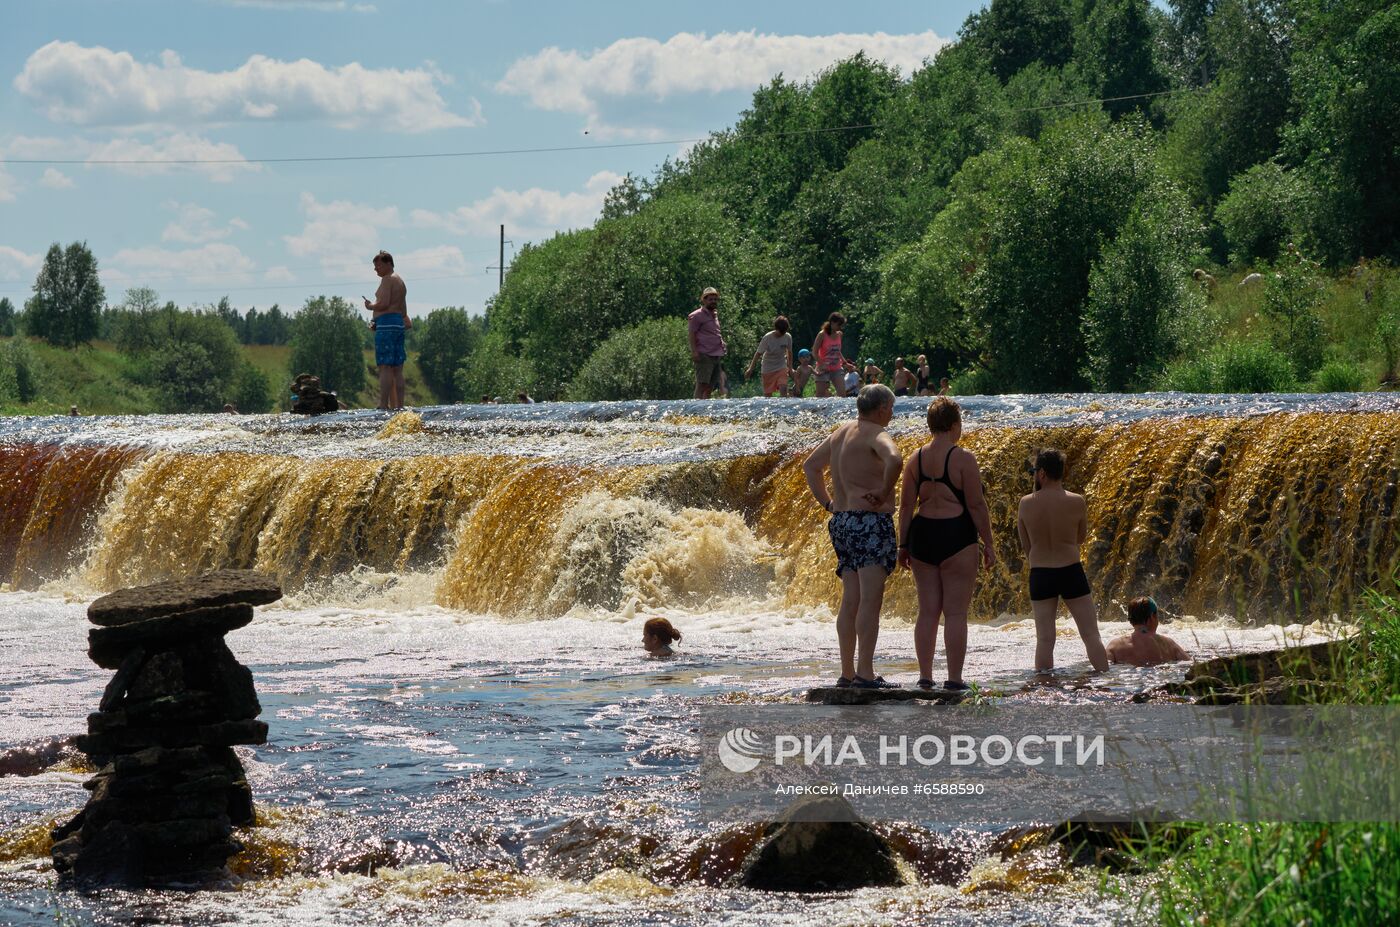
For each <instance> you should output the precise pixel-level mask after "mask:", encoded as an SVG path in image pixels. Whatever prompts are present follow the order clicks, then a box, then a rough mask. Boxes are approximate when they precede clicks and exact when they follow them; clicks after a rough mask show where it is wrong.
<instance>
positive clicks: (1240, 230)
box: [1215, 161, 1301, 264]
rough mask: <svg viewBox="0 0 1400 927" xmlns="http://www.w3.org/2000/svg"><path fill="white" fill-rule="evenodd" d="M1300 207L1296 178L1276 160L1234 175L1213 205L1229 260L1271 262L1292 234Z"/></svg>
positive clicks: (1244, 262) (1239, 262)
mask: <svg viewBox="0 0 1400 927" xmlns="http://www.w3.org/2000/svg"><path fill="white" fill-rule="evenodd" d="M1300 208H1301V193H1300V189H1299V185H1298V182H1297V180H1296V178H1294V177H1293V175H1292V174H1290V173H1289V172H1288V171H1287V170H1285V169H1284V168H1283V167H1282V166H1280V165H1279V164H1278V162H1276V161H1266V162H1264V163H1263V164H1256V165H1254V166H1253V167H1251V168H1250V169H1249V170H1247V171H1244V172H1242V173H1240V174H1236V175H1235V177H1234V179H1232V180H1231V181H1230V192H1229V193H1227V194H1226V195H1225V196H1224V198H1223V199H1221V201H1220V205H1218V206H1217V207H1216V208H1215V218H1216V221H1218V222H1219V223H1220V227H1221V228H1222V229H1223V230H1224V232H1225V240H1226V241H1227V242H1229V245H1230V260H1231V261H1234V262H1235V263H1238V264H1247V263H1249V262H1250V261H1253V260H1265V261H1272V260H1274V259H1275V258H1277V257H1278V255H1279V252H1280V250H1281V249H1282V248H1283V244H1284V242H1286V241H1288V239H1289V237H1290V236H1291V235H1293V234H1294V229H1295V227H1296V226H1297V224H1298V223H1297V220H1296V216H1297V215H1298V214H1299V210H1300Z"/></svg>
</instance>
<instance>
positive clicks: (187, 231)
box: [160, 202, 248, 245]
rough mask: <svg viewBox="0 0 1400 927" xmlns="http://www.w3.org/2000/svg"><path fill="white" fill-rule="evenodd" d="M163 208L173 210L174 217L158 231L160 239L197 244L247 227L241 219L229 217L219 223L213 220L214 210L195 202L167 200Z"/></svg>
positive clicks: (218, 238) (217, 238)
mask: <svg viewBox="0 0 1400 927" xmlns="http://www.w3.org/2000/svg"><path fill="white" fill-rule="evenodd" d="M165 208H166V209H168V210H170V211H172V212H174V213H175V218H174V220H172V221H171V222H170V223H169V224H168V225H166V227H165V230H164V231H163V232H161V233H160V240H161V241H173V242H176V243H178V244H184V245H199V244H203V243H204V242H207V241H221V240H222V239H225V238H227V237H229V235H231V234H233V231H234V230H235V229H238V230H240V231H242V230H246V229H247V228H248V223H246V222H244V221H243V220H242V219H230V220H229V221H228V222H226V223H222V224H220V223H218V222H216V221H215V219H216V218H217V216H216V214H215V213H214V210H212V209H208V208H206V207H204V206H200V205H199V204H197V203H177V202H169V203H166V204H165Z"/></svg>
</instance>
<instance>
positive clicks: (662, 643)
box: [642, 618, 681, 652]
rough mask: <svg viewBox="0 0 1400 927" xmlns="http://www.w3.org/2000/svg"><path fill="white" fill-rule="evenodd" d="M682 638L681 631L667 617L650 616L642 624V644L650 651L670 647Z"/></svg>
mask: <svg viewBox="0 0 1400 927" xmlns="http://www.w3.org/2000/svg"><path fill="white" fill-rule="evenodd" d="M680 639H681V632H680V631H677V630H676V629H675V626H674V625H672V624H671V622H669V621H667V620H666V619H665V618H648V619H647V623H646V624H644V625H642V646H643V647H645V648H646V649H647V651H648V652H654V651H657V650H662V649H668V648H670V646H671V644H672V643H673V642H677V641H679V640H680Z"/></svg>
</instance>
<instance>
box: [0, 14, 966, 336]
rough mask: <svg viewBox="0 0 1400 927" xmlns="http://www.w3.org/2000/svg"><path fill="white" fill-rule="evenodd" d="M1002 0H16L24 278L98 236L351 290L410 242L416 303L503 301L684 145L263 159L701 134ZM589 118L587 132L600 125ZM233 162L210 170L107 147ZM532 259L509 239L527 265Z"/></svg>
mask: <svg viewBox="0 0 1400 927" xmlns="http://www.w3.org/2000/svg"><path fill="white" fill-rule="evenodd" d="M977 6H980V3H973V2H965V0H957V2H948V3H944V2H935V3H920V2H883V0H867V2H863V3H849V2H813V0H808V2H789V0H761V2H760V0H747V2H732V0H709V2H705V3H672V2H657V0H651V2H631V0H628V2H622V0H617V2H612V0H595V2H591V3H584V2H564V0H533V2H511V0H457V2H447V0H442V2H412V3H408V2H395V0H365V2H358V0H343V2H342V0H180V2H155V0H122V2H116V0H87V2H66V0H45V2H42V3H39V2H34V0H7V2H3V3H0V12H3V14H4V21H5V27H4V30H3V32H0V69H3V70H0V81H3V88H4V89H3V92H0V159H6V160H8V161H11V162H13V161H15V160H47V161H56V160H63V161H76V162H79V163H70V164H52V163H49V164H21V163H0V296H8V297H10V298H11V299H12V300H13V301H15V302H16V303H19V302H21V301H22V300H23V299H24V298H27V296H28V295H29V293H30V287H31V285H32V283H33V280H34V274H35V272H36V270H37V266H38V262H39V260H40V258H41V257H42V255H43V252H44V251H45V250H46V249H47V247H48V245H49V244H50V243H51V242H54V241H61V242H64V243H66V242H69V241H72V240H75V239H86V240H87V242H88V243H89V245H90V246H91V247H92V249H93V251H94V252H95V253H96V254H97V257H98V260H99V262H100V264H101V267H102V270H103V277H104V283H105V284H106V286H107V293H108V300H109V301H110V302H117V301H119V300H120V298H121V295H122V293H123V292H124V291H125V289H126V288H127V287H130V286H150V287H152V288H154V289H155V290H156V291H157V292H158V293H160V294H161V296H162V297H163V298H167V299H173V300H175V301H176V302H178V303H180V304H181V305H194V304H204V303H209V302H213V301H216V300H217V299H218V298H219V297H220V296H223V295H225V294H227V295H228V296H229V298H230V299H231V300H232V301H233V302H234V304H235V305H238V306H240V307H244V308H246V307H248V306H252V305H257V306H260V307H263V308H266V307H267V306H269V305H271V304H272V303H274V302H275V303H280V304H281V305H282V306H283V307H284V308H291V307H297V306H300V305H301V303H302V302H303V301H304V300H305V299H306V298H307V297H308V296H311V295H315V294H317V293H323V292H324V293H334V294H339V295H342V296H345V297H347V298H353V297H355V296H358V295H360V294H361V293H365V294H368V293H369V292H370V291H371V290H372V288H373V283H374V277H373V274H372V272H371V270H370V267H369V258H370V256H371V255H372V254H373V253H374V252H375V251H376V250H378V249H379V248H381V247H382V248H387V249H388V250H390V251H392V252H393V253H394V255H395V257H396V259H397V261H398V266H399V270H400V272H401V273H402V274H403V276H404V278H405V279H406V280H407V282H408V286H409V305H410V309H411V311H412V312H413V314H415V315H418V314H420V313H424V312H426V311H428V310H429V309H431V308H434V307H437V306H442V305H465V306H466V307H467V308H468V309H470V310H471V311H473V312H479V311H480V310H481V309H482V307H483V305H484V303H485V300H486V299H487V298H488V297H489V296H490V295H491V294H492V293H494V292H495V289H496V272H495V271H494V270H491V271H488V270H487V266H488V265H492V264H495V263H496V240H497V235H498V232H497V226H498V225H499V224H501V223H502V222H504V223H505V224H506V232H507V237H508V238H509V239H511V240H512V241H513V242H514V244H515V246H516V247H519V246H520V245H522V244H524V243H525V242H526V241H538V240H541V239H544V238H547V237H548V236H549V235H550V234H552V233H553V232H554V231H556V230H561V229H568V228H579V227H583V226H587V225H589V224H591V223H592V221H593V220H594V219H595V218H596V216H597V213H598V208H599V206H600V204H601V202H602V197H603V194H604V193H605V192H606V191H607V189H608V188H609V187H610V186H611V185H612V184H613V183H614V182H615V181H616V180H617V179H618V178H620V177H621V176H622V175H624V174H626V173H627V172H629V171H630V172H632V173H634V174H640V175H650V174H651V173H652V172H653V171H654V170H655V168H656V166H657V165H658V164H659V163H660V162H661V161H662V160H663V159H664V158H666V157H668V156H676V155H678V154H681V153H682V152H683V146H682V145H679V144H676V143H674V142H671V143H668V144H657V145H653V146H647V147H634V148H623V149H617V148H613V149H606V148H599V149H598V150H582V151H573V152H558V153H541V154H520V155H510V156H493V157H476V158H461V159H433V160H412V161H377V162H353V161H351V162H329V163H326V162H320V163H300V164H262V163H257V162H256V161H250V160H247V159H259V158H281V157H317V156H324V155H363V154H404V153H419V152H445V151H476V150H483V149H501V148H510V149H517V148H531V147H549V146H566V145H584V146H589V147H592V146H599V145H606V144H609V143H618V142H639V141H646V142H651V141H669V140H675V139H686V138H693V137H697V136H703V135H705V134H706V133H707V132H709V131H711V130H715V129H719V128H723V127H724V126H727V125H730V124H732V123H733V121H734V119H735V117H736V116H737V114H738V113H739V112H740V111H741V110H742V109H743V108H744V107H745V105H746V104H747V102H748V100H749V96H750V94H751V93H752V91H753V89H754V88H755V87H756V86H758V85H759V84H760V83H762V82H763V81H766V80H768V79H769V78H771V77H772V75H773V74H775V73H777V72H779V71H781V72H783V73H785V74H786V75H788V76H789V77H800V76H807V75H809V74H810V73H812V72H814V71H815V70H818V69H819V68H820V67H822V66H825V65H826V64H829V63H830V62H831V61H833V60H836V59H838V58H841V57H844V56H846V55H848V54H850V53H851V52H853V51H854V50H856V49H858V48H863V49H865V50H866V51H867V53H869V54H872V55H875V56H877V57H881V58H885V59H886V60H889V61H891V62H893V63H896V64H899V65H901V66H902V67H903V70H904V71H905V73H907V72H908V70H909V69H910V68H911V67H913V66H915V64H916V63H917V62H918V61H920V60H921V59H922V58H924V57H926V56H927V55H929V54H931V53H933V52H934V51H936V50H937V48H938V47H940V46H941V44H942V43H943V42H945V41H946V40H948V39H949V38H951V37H952V36H954V35H955V34H956V32H957V29H958V27H959V26H960V25H961V23H962V21H963V20H964V19H965V18H966V16H967V14H968V13H969V12H970V11H971V10H972V9H974V8H976V7H977ZM585 132H586V134H585ZM211 158H218V159H223V160H225V161H226V162H228V163H223V164H217V165H214V164H206V165H200V166H196V167H186V166H169V165H156V166H152V165H129V164H128V165H101V164H94V163H89V162H92V161H100V160H132V159H138V160H141V159H145V160H167V159H196V160H207V159H211ZM510 253H511V248H510V246H508V247H507V261H509V258H510Z"/></svg>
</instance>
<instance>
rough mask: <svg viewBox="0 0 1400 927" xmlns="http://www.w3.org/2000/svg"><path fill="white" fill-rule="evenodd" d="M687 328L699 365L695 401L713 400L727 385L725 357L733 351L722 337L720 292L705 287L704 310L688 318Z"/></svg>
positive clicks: (693, 355) (700, 309) (696, 368)
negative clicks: (713, 396) (725, 384)
mask: <svg viewBox="0 0 1400 927" xmlns="http://www.w3.org/2000/svg"><path fill="white" fill-rule="evenodd" d="M686 325H687V328H688V331H689V333H690V359H691V360H692V361H693V362H694V364H695V398H696V399H709V398H710V394H711V393H713V392H715V391H716V390H718V389H720V388H721V387H722V386H723V385H724V355H725V354H726V353H728V350H729V349H728V347H727V346H726V345H725V343H724V336H723V335H721V334H720V333H719V290H717V289H715V288H714V287H712V286H707V287H705V291H704V292H703V293H701V294H700V308H699V309H696V310H695V311H694V312H692V313H691V314H690V315H688V316H686Z"/></svg>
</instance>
